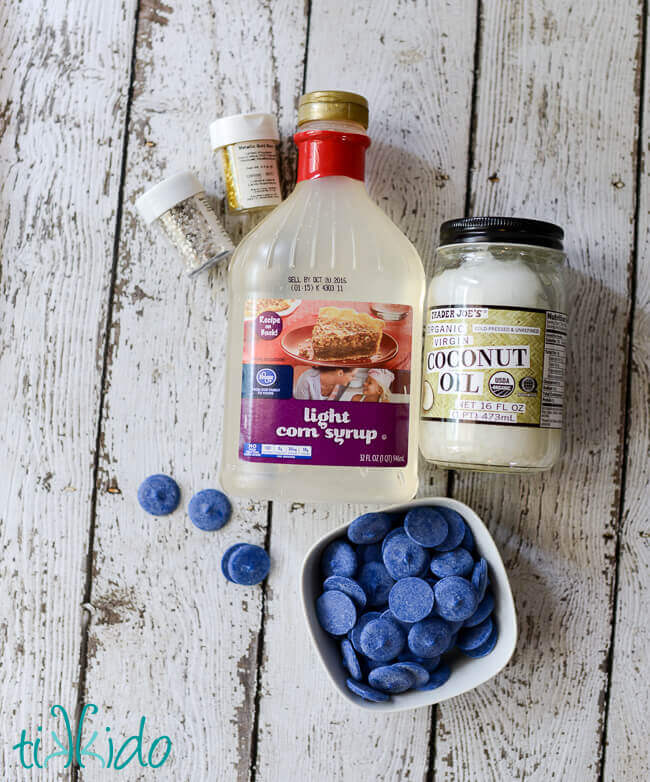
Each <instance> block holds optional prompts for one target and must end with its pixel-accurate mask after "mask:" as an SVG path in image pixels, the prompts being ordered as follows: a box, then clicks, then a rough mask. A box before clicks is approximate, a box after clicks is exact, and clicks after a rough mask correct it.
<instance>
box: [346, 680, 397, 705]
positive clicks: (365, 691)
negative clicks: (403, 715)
mask: <svg viewBox="0 0 650 782" xmlns="http://www.w3.org/2000/svg"><path fill="white" fill-rule="evenodd" d="M345 684H346V686H347V688H348V690H351V691H352V692H353V693H354V694H355V695H358V696H359V697H361V698H363V699H364V700H367V701H373V702H374V703H381V702H382V701H389V700H390V695H388V694H387V693H385V692H380V691H379V690H375V688H374V687H370V686H369V685H368V684H364V683H363V682H355V680H354V679H348V680H347V681H346V682H345Z"/></svg>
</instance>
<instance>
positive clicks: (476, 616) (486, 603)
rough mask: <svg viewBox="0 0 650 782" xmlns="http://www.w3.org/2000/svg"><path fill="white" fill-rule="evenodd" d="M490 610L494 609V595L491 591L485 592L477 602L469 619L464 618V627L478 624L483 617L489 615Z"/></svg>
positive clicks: (485, 617)
mask: <svg viewBox="0 0 650 782" xmlns="http://www.w3.org/2000/svg"><path fill="white" fill-rule="evenodd" d="M492 611H494V595H493V594H492V592H486V593H485V597H484V598H483V600H481V602H480V603H479V604H478V608H477V609H476V611H474V613H473V614H472V615H471V616H470V618H469V619H466V620H465V622H464V625H465V627H474V626H475V625H477V624H480V623H481V622H482V621H483V620H484V619H487V617H488V616H490V614H491V613H492Z"/></svg>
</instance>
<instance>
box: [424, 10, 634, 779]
mask: <svg viewBox="0 0 650 782" xmlns="http://www.w3.org/2000/svg"><path fill="white" fill-rule="evenodd" d="M639 11H640V3H638V2H636V0H627V1H626V2H621V3H617V4H616V7H614V6H613V5H612V4H611V3H609V2H604V1H603V2H600V1H599V2H591V3H582V4H580V3H578V4H567V3H565V2H564V1H563V0H518V1H517V2H511V1H510V0H488V1H487V2H485V3H484V4H483V33H482V49H481V57H480V66H479V67H480V71H479V73H480V76H479V82H478V101H477V118H476V140H475V146H474V161H475V162H474V174H473V177H472V208H473V212H474V213H475V214H502V213H505V214H509V215H511V214H517V215H523V216H537V217H540V218H546V219H550V220H554V221H556V222H558V223H559V224H560V225H563V226H564V227H565V228H566V232H567V247H568V252H569V257H570V266H571V270H572V277H573V284H574V286H575V287H574V295H573V297H572V299H573V310H572V312H571V322H572V339H571V345H570V350H569V351H568V367H569V371H568V378H569V387H568V394H567V401H568V407H567V415H566V421H567V448H566V454H565V455H564V458H563V459H562V462H561V464H559V465H558V466H557V467H556V468H555V469H554V470H553V471H551V472H550V473H549V474H548V475H546V476H543V477H539V476H538V477H535V476H522V477H521V478H519V479H518V478H507V479H504V478H503V477H499V476H480V475H478V474H462V475H461V474H459V477H458V481H457V484H456V491H457V495H458V497H459V499H462V500H463V501H465V502H467V503H468V504H470V505H472V506H473V507H475V509H476V510H477V512H478V513H479V514H480V515H481V516H483V518H485V519H486V521H487V523H488V526H489V527H490V529H491V530H492V532H493V533H494V535H495V537H496V540H497V542H498V544H499V545H500V546H501V548H502V551H503V555H504V561H505V563H506V567H508V568H509V570H510V574H511V579H512V586H513V592H514V596H515V602H516V604H517V608H518V612H519V621H520V626H521V634H520V640H519V643H518V646H517V651H516V653H515V656H514V658H513V661H512V663H511V664H510V665H509V666H508V667H507V668H506V669H505V670H504V671H503V673H502V674H500V675H499V676H498V677H496V678H495V679H494V680H493V681H492V682H490V683H488V684H486V685H485V686H483V687H480V688H478V690H476V691H475V692H472V693H469V694H467V695H465V696H462V697H460V698H458V699H455V700H454V701H451V702H449V703H448V704H443V705H442V706H441V707H440V709H439V718H438V724H437V736H436V765H435V778H436V780H438V781H439V782H442V781H443V780H449V781H450V782H451V780H457V779H467V780H476V779H480V780H504V779H526V780H538V781H539V782H542V781H543V782H547V781H548V780H549V779H558V780H574V779H575V780H580V781H581V782H587V781H588V780H596V779H598V775H599V766H600V757H601V740H602V730H603V711H604V710H603V700H604V697H605V690H606V684H607V682H606V670H607V668H606V665H607V654H608V649H609V643H610V628H611V618H612V587H613V577H614V569H613V567H612V565H613V556H614V531H615V528H616V524H617V516H618V501H619V493H618V492H619V484H620V471H621V465H622V447H623V441H622V437H623V414H624V409H625V407H624V405H625V369H626V347H627V333H626V331H627V318H628V312H629V305H630V302H629V298H628V290H629V283H630V279H629V274H630V259H631V257H632V251H633V246H632V245H633V214H634V177H635V160H634V158H633V156H632V155H631V152H632V151H633V149H634V140H635V106H636V103H637V96H636V95H635V79H636V63H635V53H636V52H637V45H638V37H637V36H638V23H637V14H638V13H639ZM619 181H620V182H622V183H624V186H622V187H621V186H616V183H617V182H619Z"/></svg>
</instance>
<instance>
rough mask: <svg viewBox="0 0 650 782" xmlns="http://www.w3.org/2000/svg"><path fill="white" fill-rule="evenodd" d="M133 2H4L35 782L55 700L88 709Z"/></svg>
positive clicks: (21, 700)
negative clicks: (98, 467) (104, 366)
mask: <svg viewBox="0 0 650 782" xmlns="http://www.w3.org/2000/svg"><path fill="white" fill-rule="evenodd" d="M133 8H134V3H132V2H125V3H123V4H122V5H118V4H115V3H110V4H109V3H92V4H74V5H69V4H65V3H39V2H32V1H31V0H29V1H28V2H5V3H2V6H1V7H0V174H1V175H0V237H1V241H2V257H1V260H0V263H1V267H2V277H1V284H0V398H1V399H2V404H0V433H1V435H2V447H1V448H0V584H1V585H2V589H1V590H0V736H1V737H2V740H1V742H0V769H2V777H3V779H12V780H23V779H27V778H29V779H32V778H35V777H32V776H31V774H30V772H28V771H23V770H22V768H21V766H20V764H19V758H18V755H17V753H16V752H13V751H12V750H11V746H12V745H13V744H14V743H16V742H17V741H18V740H19V738H20V732H21V730H22V729H25V730H26V731H27V734H28V737H32V738H36V736H37V735H38V734H37V726H38V725H42V726H44V731H45V733H44V746H45V752H46V753H49V752H52V751H54V750H55V749H56V747H55V746H54V745H53V743H52V741H51V739H50V738H49V730H50V729H52V728H54V727H57V728H58V724H57V723H56V721H55V720H54V719H53V718H52V717H50V716H49V709H50V707H51V706H52V705H54V704H62V705H64V706H65V707H66V709H67V710H68V711H69V713H71V714H72V715H74V712H75V708H76V701H77V685H78V678H79V655H80V643H81V638H82V623H83V612H82V607H81V604H82V602H83V595H84V590H85V585H86V560H85V555H86V547H87V543H88V531H89V525H90V500H91V493H92V476H93V459H94V448H95V439H96V425H97V415H98V403H99V394H100V379H101V363H102V361H101V359H102V352H103V344H104V327H105V321H106V302H107V298H108V289H109V279H110V270H111V256H112V244H113V240H112V237H113V233H114V226H115V209H116V204H117V198H118V187H119V170H120V163H121V151H122V134H123V132H124V116H125V109H126V91H127V88H128V79H129V65H130V61H131V41H132V38H133ZM42 760H43V754H42V753H41V754H40V761H41V762H42ZM28 762H31V761H28ZM64 764H65V761H60V760H59V761H52V763H51V765H50V767H49V769H48V770H47V771H45V770H43V771H40V772H38V774H39V779H44V780H45V779H48V780H53V779H64V778H65V779H67V778H69V773H70V772H69V771H64V770H63V766H64Z"/></svg>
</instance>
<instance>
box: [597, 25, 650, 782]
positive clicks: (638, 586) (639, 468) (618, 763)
mask: <svg viewBox="0 0 650 782" xmlns="http://www.w3.org/2000/svg"><path fill="white" fill-rule="evenodd" d="M639 21H640V24H644V23H645V24H647V21H646V20H644V19H643V18H642V17H640V20H639ZM646 34H647V29H646ZM649 66H650V54H649V52H648V50H647V49H646V62H645V69H646V74H647V72H648V67H649ZM645 84H646V89H645V94H643V95H641V96H640V97H641V100H642V101H643V106H642V107H641V108H642V112H643V113H642V117H643V137H642V139H641V155H642V157H641V160H640V161H639V165H640V167H641V168H640V171H641V178H640V188H639V193H638V194H637V196H638V198H639V207H638V213H639V225H638V239H637V278H636V297H635V309H634V323H633V326H632V335H633V341H632V376H631V382H630V398H629V400H628V404H629V411H628V436H627V442H626V449H627V450H626V459H627V470H626V475H625V478H626V480H625V486H624V490H625V495H624V497H625V503H624V507H623V517H622V519H621V522H620V523H621V529H620V533H619V534H620V555H619V556H620V560H619V566H618V593H617V595H616V597H615V599H616V627H615V639H614V649H613V658H612V671H611V681H610V688H609V709H608V720H607V737H606V738H607V746H606V750H605V774H604V780H606V782H619V780H625V779H650V744H649V742H648V714H650V689H649V688H648V686H647V683H648V670H650V630H649V628H648V605H649V604H650V526H649V524H648V508H649V505H650V468H649V466H648V455H649V453H650V263H648V259H649V258H650V95H649V92H648V81H647V76H646V82H645Z"/></svg>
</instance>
